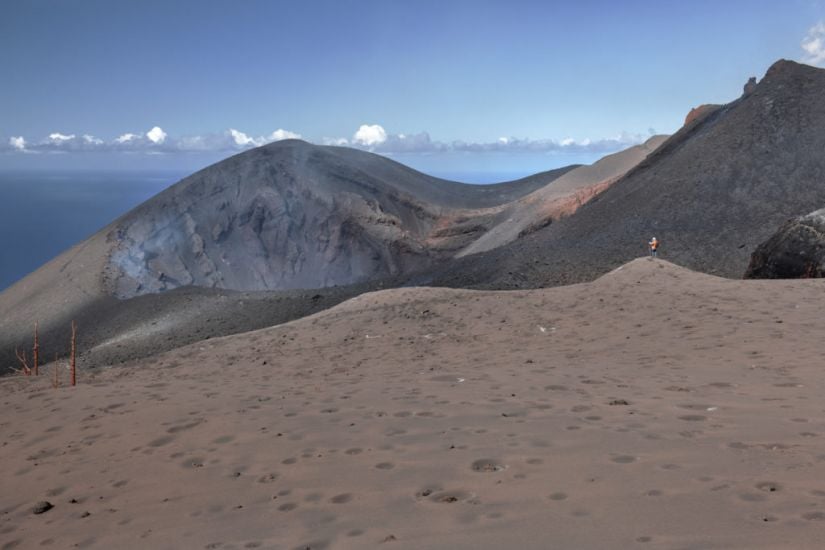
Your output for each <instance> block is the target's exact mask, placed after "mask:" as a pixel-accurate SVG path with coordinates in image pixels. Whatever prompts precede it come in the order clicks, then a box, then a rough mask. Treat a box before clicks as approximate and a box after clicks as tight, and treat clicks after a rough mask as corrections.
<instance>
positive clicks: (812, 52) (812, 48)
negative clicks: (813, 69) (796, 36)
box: [800, 21, 825, 65]
mask: <svg viewBox="0 0 825 550" xmlns="http://www.w3.org/2000/svg"><path fill="white" fill-rule="evenodd" d="M800 46H802V50H804V52H805V55H803V57H802V60H803V61H804V62H805V63H810V64H811V65H820V64H822V63H825V21H820V22H819V23H817V24H816V25H814V26H813V27H811V28H810V29H808V34H806V35H805V38H803V39H802V43H801V44H800Z"/></svg>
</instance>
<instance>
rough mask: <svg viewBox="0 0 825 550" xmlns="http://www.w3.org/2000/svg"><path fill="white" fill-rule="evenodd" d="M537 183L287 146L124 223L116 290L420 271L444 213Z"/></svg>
mask: <svg viewBox="0 0 825 550" xmlns="http://www.w3.org/2000/svg"><path fill="white" fill-rule="evenodd" d="M562 173H564V170H562V171H559V172H558V174H559V175H560V174H562ZM550 179H552V177H551V178H550ZM537 185H540V183H539V180H525V181H522V182H520V183H514V184H505V185H492V186H475V185H466V184H460V183H455V182H448V181H444V180H439V179H437V178H433V177H430V176H427V175H425V174H421V173H419V172H416V171H415V170H412V169H410V168H407V167H405V166H402V165H400V164H398V163H396V162H393V161H391V160H389V159H386V158H383V157H379V156H377V155H373V154H370V153H365V152H361V151H356V150H353V149H346V148H337V147H336V148H333V147H319V146H314V145H310V144H308V143H305V142H302V141H298V140H288V141H281V142H277V143H274V144H271V145H267V146H265V147H260V148H257V149H254V150H251V151H248V152H246V153H243V154H240V155H236V156H234V157H232V158H230V159H227V160H225V161H223V162H220V163H218V164H216V165H214V166H211V167H209V168H207V169H205V170H202V171H200V172H198V173H196V174H194V175H192V176H190V177H188V178H185V179H184V180H182V181H181V182H179V183H178V184H176V185H174V186H173V187H171V188H170V189H168V190H167V191H165V192H163V193H162V194H160V195H158V196H157V197H155V198H154V199H152V200H150V201H148V202H147V203H145V204H144V205H142V206H141V207H139V208H137V209H136V210H134V211H132V212H131V213H130V214H128V215H127V216H125V217H124V218H122V219H121V220H119V221H118V222H117V224H116V228H115V230H114V233H115V235H116V236H115V239H114V240H115V241H116V246H115V248H114V250H113V252H112V254H111V267H112V268H113V285H114V287H113V290H114V293H115V294H116V295H117V296H119V297H131V296H136V295H141V294H146V293H152V292H158V291H162V290H168V289H170V288H177V287H181V286H188V285H195V286H203V287H217V288H228V289H237V290H275V289H278V290H283V289H294V288H320V287H327V286H333V285H341V284H352V283H358V282H363V281H367V280H373V279H377V278H383V277H391V276H395V275H398V274H403V273H409V272H412V271H417V270H422V269H426V268H427V267H428V266H429V265H431V263H432V262H433V261H435V260H437V259H438V253H437V251H436V252H434V251H433V250H431V249H430V248H429V247H428V245H427V239H428V237H429V236H430V234H431V232H432V230H433V229H434V228H435V227H436V226H437V224H438V222H439V220H440V219H441V218H442V217H443V216H445V215H446V214H448V213H449V212H451V211H453V210H457V209H467V208H470V209H473V208H483V207H491V206H496V205H499V204H502V203H506V202H509V201H512V200H514V199H516V198H518V197H520V196H522V195H523V194H525V193H528V192H530V191H532V190H534V189H535V188H536V186H537Z"/></svg>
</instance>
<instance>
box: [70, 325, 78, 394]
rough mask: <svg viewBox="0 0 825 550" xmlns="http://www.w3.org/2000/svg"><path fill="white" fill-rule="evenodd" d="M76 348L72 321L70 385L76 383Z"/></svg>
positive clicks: (75, 326)
mask: <svg viewBox="0 0 825 550" xmlns="http://www.w3.org/2000/svg"><path fill="white" fill-rule="evenodd" d="M76 350H77V324H76V323H75V322H74V321H72V354H71V356H70V360H69V365H70V368H71V371H72V386H75V385H77V362H76V360H75V352H76Z"/></svg>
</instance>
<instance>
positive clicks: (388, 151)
mask: <svg viewBox="0 0 825 550" xmlns="http://www.w3.org/2000/svg"><path fill="white" fill-rule="evenodd" d="M648 137H650V136H649V135H642V134H630V133H627V132H622V133H620V134H618V135H616V136H615V137H610V138H601V139H590V138H583V139H574V138H571V137H567V138H565V139H562V140H554V139H529V138H517V137H512V136H510V137H507V136H502V137H500V138H497V139H495V140H493V141H490V142H483V141H482V142H467V141H461V140H457V141H450V142H445V141H434V140H432V139H431V138H430V135H429V134H428V133H427V132H419V133H417V134H410V133H398V134H390V133H388V132H387V131H386V130H385V129H384V127H383V126H381V125H378V124H373V125H367V124H365V125H362V126H360V127H359V128H358V130H357V131H356V132H355V135H354V137H353V139H351V140H348V139H347V138H329V137H325V138H323V139H322V140H321V141H320V143H322V144H324V145H336V146H348V147H356V148H360V149H364V150H368V151H373V152H376V153H380V154H384V155H394V154H438V153H447V152H460V153H498V152H501V153H514V154H517V153H532V154H557V153H560V154H564V153H578V154H582V153H584V154H607V153H613V152H615V151H619V150H621V149H624V148H627V147H629V146H631V145H635V144H637V143H641V142H643V141H644V140H645V139H647V138H648ZM297 138H301V135H300V134H297V133H295V132H291V131H289V130H284V129H283V128H279V129H277V130H275V131H274V132H272V133H270V134H268V135H266V136H260V137H255V136H253V135H249V134H247V133H245V132H242V131H240V130H237V129H235V128H230V129H228V130H226V131H223V132H216V133H208V134H202V135H192V136H182V137H170V136H168V135H167V133H166V132H165V131H163V130H162V129H161V128H159V127H157V126H156V127H154V128H152V129H151V130H149V131H148V132H146V133H145V134H143V133H141V134H135V133H123V134H120V136H118V137H116V138H114V139H111V140H104V139H100V138H98V137H95V136H93V135H90V134H82V135H80V136H79V137H78V136H77V135H75V134H68V135H67V134H62V133H60V132H54V133H52V134H50V135H49V136H48V137H47V138H45V139H43V140H41V141H27V140H26V139H25V138H24V137H23V136H18V137H11V138H9V139H8V140H7V141H0V149H2V150H3V151H6V152H10V153H13V152H20V151H25V152H43V153H48V152H62V153H68V152H90V151H97V152H131V153H146V154H149V153H152V154H160V153H167V154H174V153H178V154H180V153H192V152H235V151H243V150H246V149H251V148H253V147H258V146H261V145H265V144H267V143H271V142H273V141H278V140H282V139H297Z"/></svg>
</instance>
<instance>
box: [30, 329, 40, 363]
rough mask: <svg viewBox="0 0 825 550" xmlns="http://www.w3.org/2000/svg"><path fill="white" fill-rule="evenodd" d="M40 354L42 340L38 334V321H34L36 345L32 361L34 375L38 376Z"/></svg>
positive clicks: (33, 349)
mask: <svg viewBox="0 0 825 550" xmlns="http://www.w3.org/2000/svg"><path fill="white" fill-rule="evenodd" d="M39 356H40V341H39V338H38V335H37V321H35V322H34V347H33V348H32V362H33V363H34V375H35V376H38V375H39V374H40V370H39V368H38V365H37V362H38V359H39Z"/></svg>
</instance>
